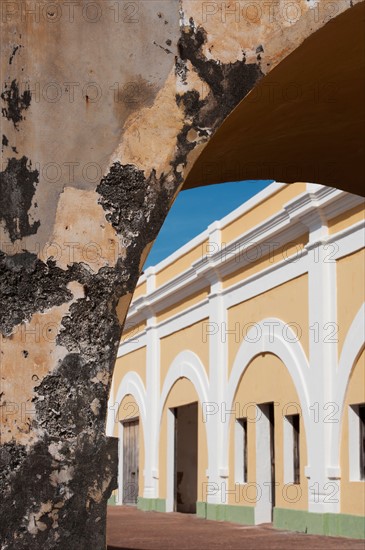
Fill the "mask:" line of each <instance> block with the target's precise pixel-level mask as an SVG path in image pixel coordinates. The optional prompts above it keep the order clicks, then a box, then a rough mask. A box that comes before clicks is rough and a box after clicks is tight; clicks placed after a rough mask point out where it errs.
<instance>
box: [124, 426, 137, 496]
mask: <svg viewBox="0 0 365 550" xmlns="http://www.w3.org/2000/svg"><path fill="white" fill-rule="evenodd" d="M138 434H139V420H131V421H128V422H123V504H137V498H138V477H139V475H138V474H139V439H138Z"/></svg>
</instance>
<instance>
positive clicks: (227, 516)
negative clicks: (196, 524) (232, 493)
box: [196, 502, 255, 525]
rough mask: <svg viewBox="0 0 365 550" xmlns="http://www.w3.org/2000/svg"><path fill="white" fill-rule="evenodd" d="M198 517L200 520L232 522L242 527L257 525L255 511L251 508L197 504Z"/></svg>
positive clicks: (205, 503)
mask: <svg viewBox="0 0 365 550" xmlns="http://www.w3.org/2000/svg"><path fill="white" fill-rule="evenodd" d="M196 515H197V516H198V517H200V518H205V519H212V520H216V521H230V522H232V523H240V524H242V525H254V524H255V509H254V508H253V507H251V506H232V505H230V504H208V503H207V502H197V503H196Z"/></svg>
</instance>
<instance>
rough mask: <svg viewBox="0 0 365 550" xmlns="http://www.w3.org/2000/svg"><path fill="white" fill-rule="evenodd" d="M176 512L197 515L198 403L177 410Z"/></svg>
mask: <svg viewBox="0 0 365 550" xmlns="http://www.w3.org/2000/svg"><path fill="white" fill-rule="evenodd" d="M174 412H175V475H174V500H175V511H176V512H182V513H185V514H195V513H196V501H197V496H198V403H190V404H189V405H183V406H181V407H176V408H175V411H174Z"/></svg>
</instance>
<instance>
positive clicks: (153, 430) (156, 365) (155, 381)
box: [143, 268, 160, 498]
mask: <svg viewBox="0 0 365 550" xmlns="http://www.w3.org/2000/svg"><path fill="white" fill-rule="evenodd" d="M155 281H156V279H155V271H154V269H153V268H149V269H147V270H146V282H147V295H149V294H151V293H152V292H153V291H154V289H155V287H156V282H155ZM157 331H158V329H157V327H156V317H155V315H154V311H153V309H152V308H149V312H148V316H147V319H146V403H147V404H148V411H147V414H146V423H145V426H143V429H144V430H145V431H146V434H145V442H146V448H145V467H144V492H143V496H144V497H145V498H157V497H158V479H159V471H158V438H159V432H160V430H159V425H158V412H159V404H160V342H159V338H158V332H157Z"/></svg>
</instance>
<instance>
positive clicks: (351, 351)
mask: <svg viewBox="0 0 365 550" xmlns="http://www.w3.org/2000/svg"><path fill="white" fill-rule="evenodd" d="M364 335H365V303H363V304H362V306H361V307H360V309H359V311H358V312H357V314H356V315H355V317H354V320H353V321H352V323H351V326H350V328H349V330H348V332H347V334H346V338H345V341H344V344H343V347H342V351H341V357H340V360H339V362H338V370H337V376H336V380H335V390H334V395H335V399H334V402H335V403H336V404H337V405H338V408H339V410H338V413H339V419H340V421H339V422H338V423H336V424H332V429H333V437H332V444H331V457H332V460H333V462H334V464H332V466H339V462H340V438H341V430H342V416H343V407H344V403H345V398H346V392H347V388H348V384H349V380H350V376H351V371H352V369H353V367H354V365H355V362H356V360H357V358H358V356H359V354H360V352H361V349H362V348H363V346H364V343H365V338H364Z"/></svg>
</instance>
